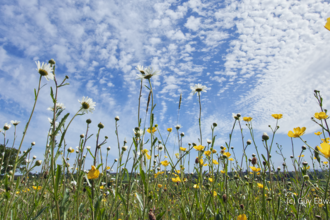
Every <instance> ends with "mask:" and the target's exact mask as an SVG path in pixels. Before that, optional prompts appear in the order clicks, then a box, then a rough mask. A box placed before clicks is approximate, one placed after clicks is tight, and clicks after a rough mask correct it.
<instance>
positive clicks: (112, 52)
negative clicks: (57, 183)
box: [0, 0, 330, 169]
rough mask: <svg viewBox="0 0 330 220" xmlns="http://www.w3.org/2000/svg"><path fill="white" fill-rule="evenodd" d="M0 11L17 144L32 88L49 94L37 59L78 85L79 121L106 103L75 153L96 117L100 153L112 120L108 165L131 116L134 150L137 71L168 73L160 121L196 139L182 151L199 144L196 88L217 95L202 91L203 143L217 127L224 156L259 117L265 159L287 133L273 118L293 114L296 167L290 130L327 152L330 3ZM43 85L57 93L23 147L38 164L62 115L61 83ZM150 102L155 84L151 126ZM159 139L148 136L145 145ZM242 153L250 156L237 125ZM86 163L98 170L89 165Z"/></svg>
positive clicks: (287, 119)
mask: <svg viewBox="0 0 330 220" xmlns="http://www.w3.org/2000/svg"><path fill="white" fill-rule="evenodd" d="M0 11H1V13H0V88H1V89H0V106H1V111H0V124H4V123H7V122H10V120H19V121H21V124H19V125H18V126H17V140H18V141H16V142H15V145H14V146H15V147H18V143H19V140H20V139H21V137H22V132H23V128H24V126H25V124H26V122H27V120H28V117H29V115H30V112H31V110H32V106H33V103H34V95H33V89H34V88H37V86H38V79H39V74H38V72H37V70H36V64H35V61H41V62H48V60H49V59H54V60H55V61H56V78H57V79H58V81H61V80H62V79H63V78H64V77H65V76H66V75H67V76H69V80H68V82H69V83H70V85H69V86H66V87H62V88H60V89H59V93H58V102H60V103H63V104H64V105H65V107H66V111H65V112H66V113H70V116H69V118H71V117H72V116H73V115H74V114H75V113H76V112H77V111H78V109H79V107H80V103H79V102H78V100H81V99H82V97H83V96H88V97H91V98H92V99H93V101H94V102H96V107H95V111H94V113H92V114H91V113H89V114H86V115H83V116H79V117H77V118H76V119H75V120H74V121H73V123H72V124H71V125H70V129H69V131H68V133H67V136H66V142H67V146H68V147H70V146H71V147H73V148H75V146H77V145H78V142H79V135H80V134H82V133H85V131H86V123H85V121H86V119H87V118H90V119H91V120H92V124H91V128H90V132H91V133H94V136H93V137H92V138H91V139H90V140H89V142H88V143H87V145H88V146H91V147H92V149H93V148H95V141H96V140H95V134H96V132H97V124H98V123H99V122H102V123H103V124H104V125H105V128H104V129H103V130H102V131H101V136H105V135H107V136H109V139H108V141H107V144H106V145H105V146H104V148H105V147H107V146H111V148H112V149H111V150H110V152H109V158H108V160H109V161H112V160H113V159H114V158H117V157H118V150H117V141H116V136H115V133H114V130H115V120H114V117H115V116H119V117H120V121H119V139H120V144H121V145H122V144H123V141H124V139H125V138H126V140H127V142H128V146H130V144H131V142H132V141H131V140H132V135H133V128H134V127H136V126H137V122H138V116H137V112H138V96H139V89H140V80H137V75H138V74H139V72H138V71H137V70H136V66H137V65H143V66H144V67H147V66H150V67H153V68H154V69H157V70H159V71H160V72H159V75H158V76H154V77H152V79H151V82H152V85H153V91H154V103H156V104H157V105H156V107H155V109H154V114H155V123H157V124H158V126H159V127H158V128H159V131H160V132H161V134H162V136H167V134H168V133H167V131H166V129H167V128H169V127H172V128H174V126H175V125H176V124H180V125H181V126H182V128H181V129H180V132H184V133H185V136H184V137H183V147H187V146H188V143H189V142H190V143H192V142H195V143H198V139H197V138H198V137H199V126H198V116H199V102H198V96H197V95H196V94H195V95H193V93H191V88H190V87H191V86H193V85H195V84H197V83H200V84H202V85H205V86H207V87H208V88H209V90H207V92H203V93H202V94H201V104H202V132H203V144H204V145H205V144H206V143H205V141H206V139H207V138H208V139H211V137H212V136H211V135H212V131H211V125H212V123H213V122H216V123H217V124H218V126H217V127H216V128H215V130H214V134H215V135H216V141H215V149H216V150H218V151H219V149H220V148H219V147H220V146H221V145H223V146H225V142H227V143H228V142H229V134H230V132H231V129H232V125H233V122H234V119H233V118H232V113H241V115H242V116H250V117H252V118H253V128H254V130H255V139H256V143H257V146H258V149H259V151H260V153H264V154H265V150H264V148H263V145H262V142H261V135H262V133H263V132H267V133H268V134H269V135H270V134H271V130H270V128H269V127H268V125H271V126H272V127H273V128H274V126H275V124H276V120H275V119H274V118H272V117H271V114H274V113H281V114H283V118H282V119H280V120H279V126H280V128H279V130H278V132H277V134H276V136H275V140H274V143H279V144H280V145H282V146H283V154H284V156H286V157H287V164H288V167H289V169H292V163H291V161H290V158H289V157H290V155H292V152H291V149H292V145H291V138H289V137H288V136H287V133H288V131H289V130H292V129H293V128H294V127H306V128H307V129H306V133H305V135H304V136H303V139H304V140H307V141H308V143H309V144H310V145H311V146H312V147H315V146H316V145H319V143H320V140H319V138H318V137H316V136H315V135H314V132H316V131H319V130H320V128H319V127H318V125H316V124H315V123H313V122H312V121H311V117H312V116H313V115H314V113H315V112H319V111H320V108H319V107H318V105H317V101H316V99H315V97H314V95H313V91H314V90H315V89H317V90H320V91H321V95H322V96H323V98H324V107H325V108H327V107H328V106H329V103H330V87H329V84H330V79H329V76H330V62H329V60H330V54H329V51H330V44H329V42H330V32H329V31H328V30H326V29H325V28H324V25H325V23H326V19H327V18H328V17H330V2H329V1H321V0H301V1H293V0H292V1H286V0H242V1H235V0H231V1H227V0H225V1H218V0H214V1H213V0H210V1H202V0H189V1H174V0H168V1H158V0H155V1H146V0H135V1H108V0H107V1H105V0H104V1H102V0H98V1H89V0H85V1H84V0H82V1H72V0H64V1H56V0H53V1H37V0H2V1H1V3H0ZM143 83H144V84H147V83H148V82H147V81H144V82H143ZM42 84H46V85H45V86H44V87H43V88H42V90H41V92H40V96H39V99H38V103H37V106H36V110H35V113H34V115H33V118H32V122H31V124H30V127H29V129H28V132H27V136H26V138H25V141H24V143H23V147H22V150H25V149H27V148H28V147H29V146H30V143H31V142H32V141H35V142H36V145H35V146H34V147H33V149H32V154H33V155H36V156H37V158H38V159H42V158H43V153H44V151H45V145H46V137H47V133H48V129H49V122H48V120H47V118H48V117H49V118H51V116H52V113H51V112H50V111H48V110H47V108H48V107H50V106H51V105H52V101H51V98H50V95H49V94H50V87H53V88H54V82H53V81H47V80H46V79H45V78H43V79H42ZM180 94H182V104H181V109H180V112H179V116H178V102H179V98H180ZM147 98H148V90H147V89H146V88H145V87H144V88H143V91H142V98H141V112H143V113H141V118H142V121H144V120H145V109H146V104H147ZM147 117H149V116H147ZM147 123H148V119H147ZM242 128H243V134H244V142H245V141H246V140H248V139H251V136H250V133H249V131H248V129H247V127H246V126H245V123H242ZM174 130H175V129H174ZM13 132H14V129H13V127H12V128H11V129H10V130H9V131H8V132H7V134H6V137H7V138H9V140H10V141H9V145H10V146H11V145H12V143H13ZM156 136H157V137H159V135H158V134H156ZM149 137H150V135H149V134H146V136H145V139H147V138H149ZM1 138H2V137H1ZM293 143H294V149H295V155H297V152H300V149H301V146H302V145H303V143H302V141H301V140H299V139H294V140H293ZM231 146H234V147H235V148H234V149H235V154H236V156H237V157H238V158H240V157H241V155H242V139H241V135H240V130H239V128H238V126H236V127H235V129H234V135H233V138H232V142H231ZM148 147H149V146H146V148H147V149H148ZM178 147H179V146H178V141H177V135H176V132H172V133H171V134H170V136H169V141H168V144H167V148H168V149H169V151H170V152H172V153H175V152H178ZM275 150H276V147H273V151H272V152H271V153H272V156H273V157H272V158H273V160H274V165H275V167H277V166H280V165H281V164H282V163H283V160H282V158H281V157H280V156H279V155H277V154H276V152H275ZM255 152H256V151H255V147H254V146H253V145H250V146H249V147H248V148H247V155H248V157H251V154H252V153H255ZM196 155H197V154H196V152H195V151H194V152H193V154H192V158H194V157H195V156H196ZM310 156H311V155H310V153H309V152H305V157H304V158H303V159H304V160H306V161H308V162H310V161H311V160H310ZM73 158H74V156H71V162H72V160H73ZM87 164H91V158H89V157H87Z"/></svg>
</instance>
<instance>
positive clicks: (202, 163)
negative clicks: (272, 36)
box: [199, 159, 207, 167]
mask: <svg viewBox="0 0 330 220" xmlns="http://www.w3.org/2000/svg"><path fill="white" fill-rule="evenodd" d="M199 164H200V165H201V166H204V167H205V166H207V164H204V161H203V159H199Z"/></svg>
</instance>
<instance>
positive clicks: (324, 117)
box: [314, 112, 329, 120]
mask: <svg viewBox="0 0 330 220" xmlns="http://www.w3.org/2000/svg"><path fill="white" fill-rule="evenodd" d="M328 117H329V116H328V115H327V114H325V112H319V113H317V112H316V113H315V114H314V118H317V119H319V120H322V119H327V118H328Z"/></svg>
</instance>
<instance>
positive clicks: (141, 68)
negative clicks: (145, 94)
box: [136, 65, 145, 74]
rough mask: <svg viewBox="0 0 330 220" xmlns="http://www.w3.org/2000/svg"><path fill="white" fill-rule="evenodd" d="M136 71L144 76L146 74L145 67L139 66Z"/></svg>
mask: <svg viewBox="0 0 330 220" xmlns="http://www.w3.org/2000/svg"><path fill="white" fill-rule="evenodd" d="M136 69H137V71H139V72H140V73H142V74H145V72H144V71H145V69H144V68H143V66H140V65H138V66H137V67H136Z"/></svg>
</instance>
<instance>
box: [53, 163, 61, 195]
mask: <svg viewBox="0 0 330 220" xmlns="http://www.w3.org/2000/svg"><path fill="white" fill-rule="evenodd" d="M61 171H62V168H61V165H59V164H57V168H56V179H55V186H54V194H55V198H56V197H57V190H58V185H59V183H60V178H61V173H62V172H61ZM56 200H57V198H56Z"/></svg>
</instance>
